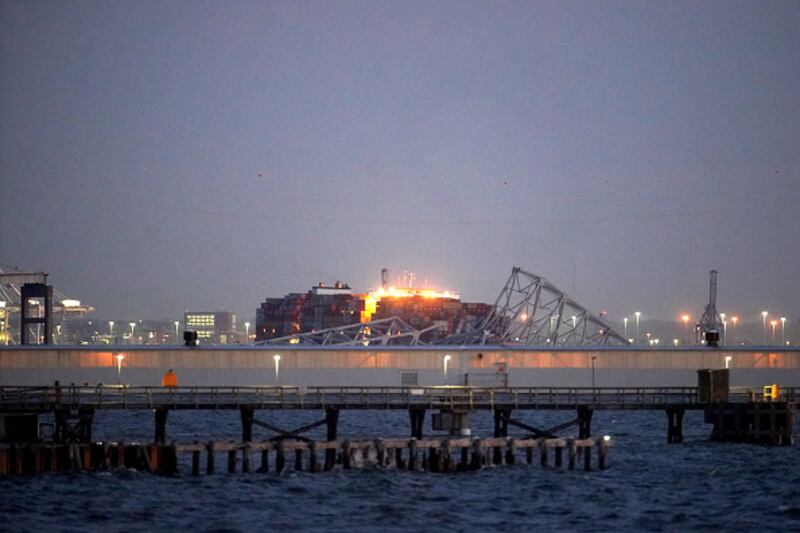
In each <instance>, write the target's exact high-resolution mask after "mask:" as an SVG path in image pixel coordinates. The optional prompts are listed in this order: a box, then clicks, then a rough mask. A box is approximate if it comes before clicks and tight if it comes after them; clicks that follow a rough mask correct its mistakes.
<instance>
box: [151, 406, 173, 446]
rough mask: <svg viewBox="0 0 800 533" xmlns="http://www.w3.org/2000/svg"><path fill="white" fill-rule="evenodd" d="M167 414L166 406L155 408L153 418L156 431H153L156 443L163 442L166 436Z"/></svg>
mask: <svg viewBox="0 0 800 533" xmlns="http://www.w3.org/2000/svg"><path fill="white" fill-rule="evenodd" d="M168 414H169V409H167V408H166V407H158V408H157V409H156V410H155V418H156V432H155V440H154V442H156V443H163V442H164V441H165V440H166V438H167V415H168Z"/></svg>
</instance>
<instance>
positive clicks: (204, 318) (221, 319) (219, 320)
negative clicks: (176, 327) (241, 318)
mask: <svg viewBox="0 0 800 533" xmlns="http://www.w3.org/2000/svg"><path fill="white" fill-rule="evenodd" d="M183 320H184V324H185V326H186V329H187V330H188V331H196V332H197V340H198V341H199V342H200V343H201V344H233V343H235V342H236V339H237V332H236V315H235V314H234V313H231V312H230V311H187V312H186V313H185V314H184V317H183Z"/></svg>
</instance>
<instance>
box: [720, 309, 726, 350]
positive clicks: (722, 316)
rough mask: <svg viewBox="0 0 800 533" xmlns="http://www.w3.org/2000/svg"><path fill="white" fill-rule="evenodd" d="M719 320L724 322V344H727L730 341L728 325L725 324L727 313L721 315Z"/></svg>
mask: <svg viewBox="0 0 800 533" xmlns="http://www.w3.org/2000/svg"><path fill="white" fill-rule="evenodd" d="M719 318H720V320H722V344H725V343H726V342H727V341H728V323H727V322H725V313H720V314H719Z"/></svg>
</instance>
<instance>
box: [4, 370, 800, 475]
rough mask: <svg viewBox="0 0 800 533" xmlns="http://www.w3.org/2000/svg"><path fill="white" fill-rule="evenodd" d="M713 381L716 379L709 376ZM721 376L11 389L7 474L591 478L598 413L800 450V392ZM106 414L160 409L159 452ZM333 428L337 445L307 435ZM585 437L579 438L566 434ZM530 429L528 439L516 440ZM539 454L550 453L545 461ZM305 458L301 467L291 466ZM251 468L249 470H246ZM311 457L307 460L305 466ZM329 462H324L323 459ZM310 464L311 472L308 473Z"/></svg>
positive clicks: (599, 445)
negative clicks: (527, 415) (555, 383)
mask: <svg viewBox="0 0 800 533" xmlns="http://www.w3.org/2000/svg"><path fill="white" fill-rule="evenodd" d="M707 372H708V371H706V373H707ZM715 372H718V371H711V373H712V375H711V376H710V377H709V376H708V375H706V374H703V378H702V379H706V381H707V383H708V384H710V385H708V387H705V388H704V386H703V385H702V379H701V386H700V387H656V388H641V387H631V388H625V387H621V388H616V387H615V388H599V387H598V388H588V387H587V388H574V387H571V388H558V387H552V388H542V387H505V388H480V387H450V386H446V387H131V386H113V385H112V386H103V385H98V386H86V385H84V386H77V385H68V386H61V385H59V384H58V383H56V384H54V385H52V386H42V387H8V386H4V387H0V442H1V443H6V444H0V474H14V473H37V472H44V471H59V472H61V471H71V470H87V469H88V470H96V469H109V468H116V467H132V468H137V469H141V470H145V471H150V472H156V473H162V474H174V473H177V472H178V462H179V461H178V456H179V454H189V453H190V454H191V455H192V469H191V470H192V473H193V474H198V473H199V472H200V462H201V455H202V454H205V455H206V472H207V473H213V472H214V470H215V465H216V458H217V456H218V455H219V454H227V463H228V470H232V471H233V470H236V468H237V466H236V465H237V464H239V465H240V469H241V470H242V471H244V472H249V471H251V469H253V460H252V456H253V454H260V456H261V466H260V467H259V469H261V470H267V469H269V464H270V456H272V462H273V464H274V468H275V469H277V470H282V469H284V468H286V465H287V464H289V463H291V464H294V465H295V469H296V470H301V469H305V470H309V471H312V472H316V471H320V470H328V469H330V468H333V467H334V465H336V464H340V465H341V466H342V467H343V468H349V467H351V466H352V465H354V464H363V463H364V462H367V463H369V464H375V465H379V466H387V465H392V466H394V467H395V468H401V469H405V468H407V469H411V470H428V471H434V472H449V471H456V470H467V469H471V468H480V467H482V466H486V465H498V464H504V463H505V464H513V463H515V462H516V461H517V459H518V456H519V455H521V454H522V455H524V456H525V459H526V461H527V462H528V463H531V462H533V460H534V459H533V457H534V455H538V457H539V462H540V463H541V464H542V465H547V464H549V459H548V457H549V455H551V454H552V455H553V462H554V464H555V465H556V466H561V465H562V462H563V455H564V453H565V452H564V451H565V450H566V453H567V456H568V465H569V467H570V468H574V466H575V460H576V457H582V458H583V460H584V461H585V463H584V465H585V468H586V469H589V468H590V467H591V465H590V462H591V459H590V458H589V455H590V451H591V450H597V460H596V464H597V467H598V468H600V469H602V468H604V467H605V464H606V453H607V449H608V446H609V445H610V442H609V441H608V440H607V439H605V438H601V439H592V429H591V423H592V417H593V413H594V411H595V410H647V411H663V412H665V413H666V418H667V442H669V443H680V442H682V441H683V419H684V414H685V412H686V411H687V410H697V411H704V413H705V421H706V423H709V424H713V430H712V432H711V438H712V439H713V440H720V441H736V442H751V443H759V444H777V445H790V444H792V443H793V442H794V430H793V425H794V418H795V398H797V396H798V392H800V391H798V390H795V389H791V388H789V389H783V390H782V394H781V397H780V399H779V401H777V400H775V399H771V400H770V401H766V398H762V399H758V398H756V397H755V396H754V394H753V393H752V392H742V393H739V394H732V393H730V391H729V390H728V386H727V381H726V380H724V379H722V380H718V382H717V383H722V384H723V385H724V386H722V387H716V386H714V383H715V381H714V380H715V379H716V378H715V374H714V373H715ZM99 410H111V411H127V410H149V411H151V412H153V414H154V433H153V443H152V444H146V445H145V444H134V443H128V444H126V443H95V442H93V439H92V428H93V421H94V414H95V413H96V412H97V411H99ZM171 410H197V411H202V410H238V411H239V413H240V417H241V431H242V433H241V441H240V442H238V443H232V442H209V443H171V444H168V443H167V423H168V419H169V412H170V411H171ZM278 410H303V411H319V412H321V413H323V417H322V418H321V419H319V420H317V421H315V422H312V423H309V424H305V425H303V426H300V427H297V428H283V427H279V426H277V425H276V424H274V423H273V422H270V421H269V420H265V419H264V417H263V416H262V415H264V414H269V413H270V412H274V411H278ZM342 410H360V411H366V410H378V411H380V410H405V411H407V412H408V415H409V421H410V431H409V434H408V435H409V437H410V438H391V439H377V440H357V441H356V440H349V439H345V440H343V439H342V438H341V437H340V436H339V434H338V433H339V432H338V425H339V416H340V412H341V411H342ZM536 410H548V411H565V412H570V411H571V412H572V413H574V415H572V416H567V417H565V420H564V421H563V422H562V423H559V424H557V425H555V426H553V427H549V428H548V427H536V426H534V425H532V424H531V423H529V422H523V421H522V420H519V419H516V418H514V416H513V415H514V413H515V412H520V411H536ZM477 411H488V412H490V413H492V415H493V417H494V434H493V436H492V437H491V438H487V439H475V438H470V437H468V435H470V424H469V417H470V414H471V413H474V412H477ZM428 412H430V413H431V415H432V416H431V421H432V427H433V429H434V430H435V431H443V432H445V433H449V436H448V437H446V438H425V436H424V426H425V418H426V414H427V413H428ZM49 413H52V414H53V415H54V427H53V435H52V442H42V441H41V439H40V438H39V417H40V415H43V414H49ZM255 426H258V427H261V428H263V429H266V430H267V431H269V432H271V436H270V437H269V438H268V439H267V440H264V441H256V440H255V439H254V438H253V428H254V427H255ZM322 426H324V427H325V430H326V432H325V440H324V441H322V440H312V439H310V438H308V437H306V436H305V435H304V434H305V433H307V432H309V431H311V430H312V429H315V428H318V427H322ZM573 427H574V428H576V430H577V435H576V436H575V437H574V438H565V437H563V436H560V435H559V433H562V432H564V431H565V430H567V429H569V428H573ZM510 428H515V429H516V430H522V432H523V433H522V434H521V435H519V436H512V435H510V434H509V429H510ZM537 450H538V454H537V452H536V451H537ZM292 454H294V458H292V457H291V455H292ZM238 457H241V458H240V459H237V458H238ZM304 457H305V459H303V458H304ZM320 457H321V458H320ZM304 465H305V466H304Z"/></svg>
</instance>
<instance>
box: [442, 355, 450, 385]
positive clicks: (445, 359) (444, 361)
mask: <svg viewBox="0 0 800 533" xmlns="http://www.w3.org/2000/svg"><path fill="white" fill-rule="evenodd" d="M450 359H451V356H450V355H449V354H446V355H445V356H444V357H443V358H442V367H443V368H444V379H445V381H447V367H448V365H449V364H450Z"/></svg>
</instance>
